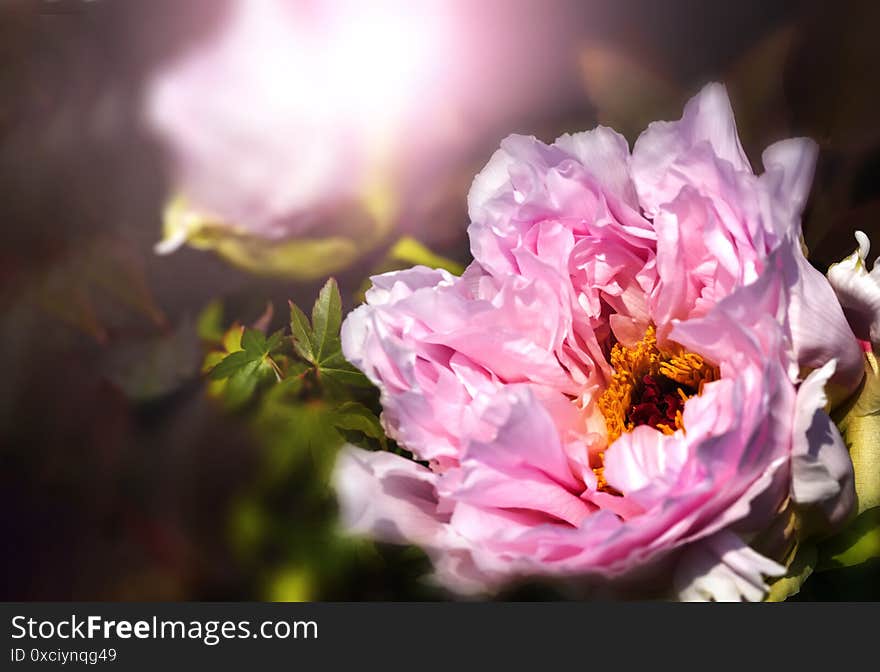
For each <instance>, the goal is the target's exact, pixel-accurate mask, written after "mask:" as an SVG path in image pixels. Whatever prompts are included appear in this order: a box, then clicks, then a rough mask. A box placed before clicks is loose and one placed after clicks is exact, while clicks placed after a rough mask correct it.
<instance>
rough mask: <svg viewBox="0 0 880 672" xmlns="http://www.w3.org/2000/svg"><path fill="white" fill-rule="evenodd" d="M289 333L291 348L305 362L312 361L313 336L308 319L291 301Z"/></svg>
mask: <svg viewBox="0 0 880 672" xmlns="http://www.w3.org/2000/svg"><path fill="white" fill-rule="evenodd" d="M290 333H291V334H293V348H294V350H296V353H297V354H298V355H299V356H300V357H302V358H303V359H305V360H308V361H312V360H313V359H314V354H313V349H314V341H315V336H314V334H313V333H312V325H311V324H309V318H308V317H306V314H305V313H304V312H303V311H302V310H300V307H299V306H297V305H296V304H295V303H294V302H293V301H290Z"/></svg>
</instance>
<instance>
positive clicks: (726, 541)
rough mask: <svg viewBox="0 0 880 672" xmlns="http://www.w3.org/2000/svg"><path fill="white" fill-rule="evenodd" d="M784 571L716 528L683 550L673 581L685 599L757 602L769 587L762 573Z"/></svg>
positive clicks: (775, 574) (679, 594)
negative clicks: (715, 532) (708, 536)
mask: <svg viewBox="0 0 880 672" xmlns="http://www.w3.org/2000/svg"><path fill="white" fill-rule="evenodd" d="M783 574H785V567H783V566H782V565H780V564H778V563H776V562H774V561H773V560H770V559H769V558H765V557H764V556H762V555H761V554H760V553H757V552H756V551H754V550H753V549H751V548H749V547H748V546H746V545H745V544H744V543H743V542H742V540H741V539H740V538H739V537H737V536H736V535H735V534H733V533H731V532H719V533H718V534H716V535H715V536H713V537H710V538H708V539H706V540H704V541H702V542H700V543H699V544H695V545H694V546H692V547H691V548H689V549H688V550H687V551H686V552H685V553H684V555H683V556H682V558H681V560H680V561H679V565H678V568H677V569H676V573H675V577H674V583H675V586H676V591H677V592H678V597H679V599H681V600H682V601H685V602H708V601H714V602H742V601H746V602H759V601H760V600H762V599H764V596H765V595H766V594H767V592H768V590H769V588H768V587H767V584H766V582H765V579H764V577H766V576H781V575H783Z"/></svg>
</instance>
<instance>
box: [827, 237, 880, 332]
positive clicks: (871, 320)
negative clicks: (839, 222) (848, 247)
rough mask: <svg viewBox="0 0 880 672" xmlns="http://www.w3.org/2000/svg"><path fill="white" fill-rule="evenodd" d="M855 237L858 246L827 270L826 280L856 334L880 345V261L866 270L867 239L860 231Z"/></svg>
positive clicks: (869, 246) (868, 246)
mask: <svg viewBox="0 0 880 672" xmlns="http://www.w3.org/2000/svg"><path fill="white" fill-rule="evenodd" d="M856 240H857V241H858V243H859V247H858V249H857V250H856V251H855V252H853V253H852V254H851V255H850V256H848V257H847V258H846V259H844V260H843V261H841V262H840V263H837V264H832V265H831V267H830V268H829V269H828V281H829V282H830V283H831V286H832V287H833V288H834V291H835V293H836V294H837V298H838V299H839V300H840V305H841V306H842V307H843V311H844V312H845V313H846V318H847V320H849V324H850V326H851V327H852V329H853V331H854V332H855V335H856V336H857V337H858V338H860V339H862V340H865V341H868V342H870V343H872V344H873V345H875V346H880V264H877V263H876V262H875V263H874V268H873V270H872V271H871V272H870V273H869V272H868V269H867V264H866V262H867V257H868V252H870V249H871V245H870V241H869V240H868V237H867V236H866V235H865V234H864V233H863V232H861V231H857V232H856Z"/></svg>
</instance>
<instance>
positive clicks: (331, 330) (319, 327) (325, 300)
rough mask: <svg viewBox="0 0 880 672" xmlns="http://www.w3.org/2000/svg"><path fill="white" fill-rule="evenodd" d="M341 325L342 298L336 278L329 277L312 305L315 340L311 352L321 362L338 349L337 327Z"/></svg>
mask: <svg viewBox="0 0 880 672" xmlns="http://www.w3.org/2000/svg"><path fill="white" fill-rule="evenodd" d="M341 325H342V298H341V297H340V296H339V287H338V286H337V285H336V280H334V279H333V278H330V279H329V280H327V283H326V284H325V285H324V286H323V287H322V288H321V291H320V293H319V294H318V300H317V301H315V305H314V306H313V307H312V327H313V328H314V333H315V340H314V347H313V349H312V352H313V354H314V356H315V361H316V362H321V361H323V360H324V359H326V358H327V357H329V356H330V355H332V354H334V352H336V351H337V350H338V349H339V347H340V346H339V328H340V326H341Z"/></svg>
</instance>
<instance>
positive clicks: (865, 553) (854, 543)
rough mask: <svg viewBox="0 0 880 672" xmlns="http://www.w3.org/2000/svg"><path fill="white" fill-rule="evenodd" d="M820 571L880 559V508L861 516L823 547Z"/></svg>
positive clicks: (869, 510) (870, 510)
mask: <svg viewBox="0 0 880 672" xmlns="http://www.w3.org/2000/svg"><path fill="white" fill-rule="evenodd" d="M820 550H821V562H820V566H819V568H820V569H836V568H840V567H852V566H853V565H859V564H861V563H863V562H865V561H867V560H870V559H871V558H877V557H880V507H876V508H873V509H868V510H867V511H865V512H863V513H862V514H860V515H859V516H858V517H857V518H856V519H855V520H854V521H853V522H852V523H850V524H849V526H848V527H847V528H846V529H845V530H843V532H841V533H840V534H838V535H836V536H834V537H832V538H831V539H829V540H828V541H826V542H825V543H824V544H823V545H822V547H821V549H820Z"/></svg>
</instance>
